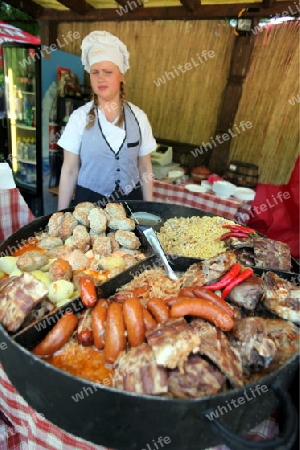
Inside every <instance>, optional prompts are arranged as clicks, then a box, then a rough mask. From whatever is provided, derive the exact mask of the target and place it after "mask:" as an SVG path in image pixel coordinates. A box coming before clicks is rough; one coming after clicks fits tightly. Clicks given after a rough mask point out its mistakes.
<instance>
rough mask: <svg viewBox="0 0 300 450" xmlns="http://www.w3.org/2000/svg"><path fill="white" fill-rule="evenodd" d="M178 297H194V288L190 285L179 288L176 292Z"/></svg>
mask: <svg viewBox="0 0 300 450" xmlns="http://www.w3.org/2000/svg"><path fill="white" fill-rule="evenodd" d="M178 297H196V295H195V293H194V288H193V287H192V286H191V287H184V288H182V289H180V291H179V292H178Z"/></svg>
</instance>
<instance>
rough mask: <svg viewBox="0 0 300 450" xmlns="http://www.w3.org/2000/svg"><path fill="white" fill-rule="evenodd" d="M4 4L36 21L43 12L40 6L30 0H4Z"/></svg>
mask: <svg viewBox="0 0 300 450" xmlns="http://www.w3.org/2000/svg"><path fill="white" fill-rule="evenodd" d="M5 3H7V4H8V5H10V6H13V7H14V8H16V9H19V10H20V11H23V12H25V13H27V14H28V15H29V16H31V17H33V18H34V19H37V18H38V17H39V16H40V15H41V14H42V13H43V12H44V11H45V10H44V8H43V7H42V6H40V5H38V4H37V3H34V2H33V1H32V0H21V1H20V0H5Z"/></svg>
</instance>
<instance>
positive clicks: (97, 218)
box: [88, 208, 107, 234]
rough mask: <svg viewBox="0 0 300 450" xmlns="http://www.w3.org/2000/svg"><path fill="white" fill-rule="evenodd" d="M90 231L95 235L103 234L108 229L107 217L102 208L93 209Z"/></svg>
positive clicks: (90, 215)
mask: <svg viewBox="0 0 300 450" xmlns="http://www.w3.org/2000/svg"><path fill="white" fill-rule="evenodd" d="M88 218H89V221H90V229H91V231H92V232H93V233H97V234H100V233H103V232H104V231H105V230H106V227H107V215H106V213H105V212H104V211H103V209H101V208H93V209H91V211H90V213H89V216H88Z"/></svg>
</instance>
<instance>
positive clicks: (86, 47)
mask: <svg viewBox="0 0 300 450" xmlns="http://www.w3.org/2000/svg"><path fill="white" fill-rule="evenodd" d="M81 50H82V53H81V61H82V64H83V66H84V68H85V70H86V71H87V72H90V67H91V65H92V64H95V63H97V62H101V61H110V62H113V63H114V64H116V66H118V67H119V69H120V72H121V73H123V74H124V73H125V72H126V71H127V69H129V53H128V50H127V47H126V45H125V44H124V43H123V42H122V41H120V39H118V38H117V37H116V36H113V35H112V34H110V33H108V31H92V32H91V33H90V34H88V35H87V36H86V37H85V38H84V39H83V41H82V44H81Z"/></svg>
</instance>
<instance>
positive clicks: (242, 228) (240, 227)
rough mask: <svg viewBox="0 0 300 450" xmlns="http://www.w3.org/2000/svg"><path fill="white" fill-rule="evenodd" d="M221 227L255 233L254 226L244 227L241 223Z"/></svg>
mask: <svg viewBox="0 0 300 450" xmlns="http://www.w3.org/2000/svg"><path fill="white" fill-rule="evenodd" d="M222 228H229V229H230V230H233V231H234V230H237V231H245V232H246V233H256V231H255V230H254V228H249V227H244V226H243V225H238V224H232V225H222Z"/></svg>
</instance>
